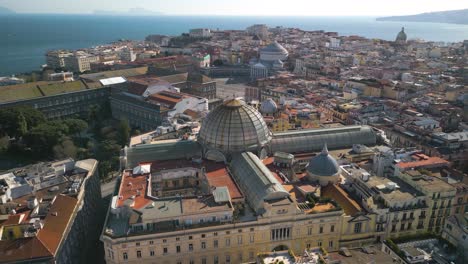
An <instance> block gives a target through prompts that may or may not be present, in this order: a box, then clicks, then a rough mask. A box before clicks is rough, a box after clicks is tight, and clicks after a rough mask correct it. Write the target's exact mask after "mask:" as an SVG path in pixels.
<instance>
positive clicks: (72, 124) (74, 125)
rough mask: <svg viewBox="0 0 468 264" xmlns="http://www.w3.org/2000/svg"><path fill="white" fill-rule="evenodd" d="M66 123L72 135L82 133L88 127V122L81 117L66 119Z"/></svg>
mask: <svg viewBox="0 0 468 264" xmlns="http://www.w3.org/2000/svg"><path fill="white" fill-rule="evenodd" d="M64 123H65V125H66V126H67V127H68V132H69V133H70V134H72V135H80V134H81V133H82V132H83V131H85V130H86V129H88V123H86V121H84V120H81V119H75V118H71V119H66V120H65V121H64Z"/></svg>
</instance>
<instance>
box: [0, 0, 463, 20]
mask: <svg viewBox="0 0 468 264" xmlns="http://www.w3.org/2000/svg"><path fill="white" fill-rule="evenodd" d="M0 6H2V7H6V8H9V9H11V10H13V11H15V12H18V13H63V14H92V13H94V12H95V11H96V10H105V11H111V12H117V13H125V12H128V11H129V10H131V9H141V10H144V11H152V12H155V13H159V12H161V13H163V14H165V15H237V16H238V15H245V16H249V15H260V16H385V15H410V14H418V13H424V12H435V11H447V10H456V9H464V8H468V6H467V4H466V3H463V2H462V1H456V2H455V1H453V2H441V1H436V0H430V1H411V2H407V1H403V0H397V1H391V2H388V1H370V0H357V1H353V2H350V1H341V0H339V1H334V2H330V3H323V2H320V3H319V2H317V1H306V0H293V1H290V2H288V4H287V5H285V4H284V2H281V1H268V2H267V1H247V0H240V1H236V2H235V3H234V2H229V3H226V1H215V0H202V1H197V2H194V1H188V0H174V1H171V2H166V1H149V0H137V1H126V0H120V1H110V0H103V1H99V2H96V1H90V0H83V1H79V3H78V2H66V1H59V0H44V1H40V2H37V1H31V0H23V1H13V0H0ZM246 6H247V7H249V8H245V7H246ZM403 7H404V8H403Z"/></svg>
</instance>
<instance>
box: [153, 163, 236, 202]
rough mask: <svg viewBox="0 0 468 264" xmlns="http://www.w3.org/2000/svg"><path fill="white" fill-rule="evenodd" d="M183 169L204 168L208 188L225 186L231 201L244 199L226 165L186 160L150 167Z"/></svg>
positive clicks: (157, 169)
mask: <svg viewBox="0 0 468 264" xmlns="http://www.w3.org/2000/svg"><path fill="white" fill-rule="evenodd" d="M183 167H194V168H201V167H205V173H206V178H207V180H208V183H209V184H210V186H213V187H223V186H226V187H227V188H228V190H229V195H230V196H231V199H232V200H236V199H242V198H243V197H244V196H243V195H242V193H241V191H240V189H239V187H238V186H237V184H236V183H235V182H234V180H233V179H232V177H231V175H230V174H229V172H228V170H227V167H226V165H225V164H223V163H217V162H213V161H208V160H203V162H202V163H201V164H197V163H194V162H192V161H188V160H166V161H157V162H153V163H152V165H151V171H159V170H168V169H175V168H183Z"/></svg>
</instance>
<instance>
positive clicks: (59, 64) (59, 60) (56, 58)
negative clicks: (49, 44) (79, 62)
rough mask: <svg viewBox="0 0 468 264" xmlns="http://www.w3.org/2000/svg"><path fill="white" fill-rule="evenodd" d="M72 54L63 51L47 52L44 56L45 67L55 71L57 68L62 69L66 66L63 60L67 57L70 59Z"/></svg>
mask: <svg viewBox="0 0 468 264" xmlns="http://www.w3.org/2000/svg"><path fill="white" fill-rule="evenodd" d="M72 56H73V53H71V52H69V51H64V50H54V51H49V52H47V54H46V63H47V66H49V67H51V68H53V69H57V68H64V67H65V65H66V62H65V59H66V58H68V57H72Z"/></svg>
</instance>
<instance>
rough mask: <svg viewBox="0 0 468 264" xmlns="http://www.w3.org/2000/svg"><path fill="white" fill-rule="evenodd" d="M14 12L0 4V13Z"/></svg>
mask: <svg viewBox="0 0 468 264" xmlns="http://www.w3.org/2000/svg"><path fill="white" fill-rule="evenodd" d="M15 13H16V12H15V11H13V10H11V9H8V8H6V7H3V6H0V15H6V14H15Z"/></svg>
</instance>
